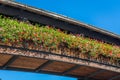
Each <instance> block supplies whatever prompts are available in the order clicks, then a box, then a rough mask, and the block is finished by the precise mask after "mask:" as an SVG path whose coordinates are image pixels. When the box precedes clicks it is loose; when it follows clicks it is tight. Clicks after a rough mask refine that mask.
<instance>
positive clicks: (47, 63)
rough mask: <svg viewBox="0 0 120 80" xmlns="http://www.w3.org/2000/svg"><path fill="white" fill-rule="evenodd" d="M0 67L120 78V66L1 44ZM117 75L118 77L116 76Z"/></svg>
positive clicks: (99, 78) (108, 79)
mask: <svg viewBox="0 0 120 80" xmlns="http://www.w3.org/2000/svg"><path fill="white" fill-rule="evenodd" d="M0 69H3V70H16V71H27V72H36V73H47V74H54V75H60V76H69V77H75V78H85V79H86V78H88V79H92V80H111V79H112V78H113V79H112V80H116V79H117V80H119V79H120V77H117V76H119V75H120V68H119V67H115V66H110V65H106V64H101V63H97V62H92V61H87V60H84V59H80V58H74V57H70V56H65V55H60V54H55V53H50V52H45V51H37V50H29V49H25V48H16V47H10V46H3V45H0ZM115 77H117V78H115Z"/></svg>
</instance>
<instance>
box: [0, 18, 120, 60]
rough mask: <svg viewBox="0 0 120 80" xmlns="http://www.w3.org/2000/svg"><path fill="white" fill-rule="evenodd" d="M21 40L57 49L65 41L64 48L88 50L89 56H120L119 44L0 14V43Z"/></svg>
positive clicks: (13, 42) (11, 42)
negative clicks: (111, 43)
mask: <svg viewBox="0 0 120 80" xmlns="http://www.w3.org/2000/svg"><path fill="white" fill-rule="evenodd" d="M23 42H32V43H33V44H35V45H38V46H39V45H42V46H43V47H47V48H53V49H57V48H59V46H60V44H61V43H65V44H67V45H66V48H68V49H71V48H72V49H76V48H78V49H79V50H81V52H82V53H88V52H89V54H90V55H91V56H96V55H99V54H102V55H105V56H108V57H117V58H120V46H115V45H110V44H107V43H104V42H101V41H97V40H93V39H89V38H84V37H82V36H75V35H72V34H67V33H65V32H62V31H60V30H59V29H55V28H51V27H48V26H40V25H38V24H37V25H32V24H30V23H25V22H20V21H18V20H15V19H11V18H8V17H7V18H6V17H3V16H0V43H2V44H5V45H12V44H16V45H18V44H22V43H23ZM81 52H80V53H81Z"/></svg>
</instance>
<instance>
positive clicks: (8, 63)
mask: <svg viewBox="0 0 120 80" xmlns="http://www.w3.org/2000/svg"><path fill="white" fill-rule="evenodd" d="M18 57H19V56H16V55H14V56H13V57H12V58H11V59H9V60H8V62H7V63H6V64H4V65H3V66H2V69H6V68H7V67H8V66H9V65H10V64H12V63H13V62H14V61H15V60H16V59H17V58H18Z"/></svg>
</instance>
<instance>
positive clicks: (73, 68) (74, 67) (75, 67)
mask: <svg viewBox="0 0 120 80" xmlns="http://www.w3.org/2000/svg"><path fill="white" fill-rule="evenodd" d="M79 67H80V65H76V66H73V67H72V68H70V69H68V70H66V71H64V72H63V73H62V75H65V74H67V73H69V72H70V71H72V70H75V69H77V68H79Z"/></svg>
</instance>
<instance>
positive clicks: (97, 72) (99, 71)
mask: <svg viewBox="0 0 120 80" xmlns="http://www.w3.org/2000/svg"><path fill="white" fill-rule="evenodd" d="M104 71H105V70H103V69H102V70H101V69H100V70H98V71H96V72H94V73H91V74H90V75H88V76H87V77H93V76H96V75H98V74H100V73H102V72H104Z"/></svg>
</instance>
